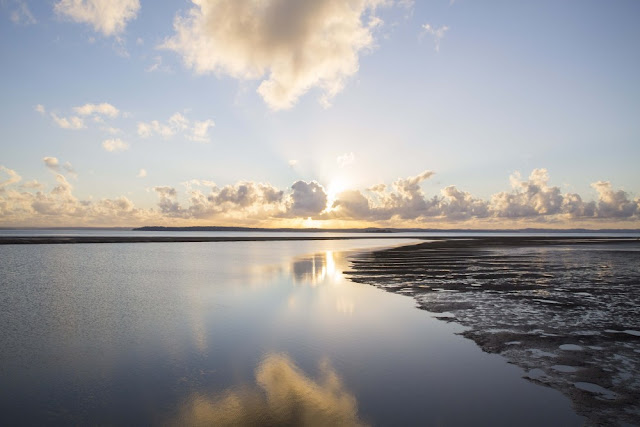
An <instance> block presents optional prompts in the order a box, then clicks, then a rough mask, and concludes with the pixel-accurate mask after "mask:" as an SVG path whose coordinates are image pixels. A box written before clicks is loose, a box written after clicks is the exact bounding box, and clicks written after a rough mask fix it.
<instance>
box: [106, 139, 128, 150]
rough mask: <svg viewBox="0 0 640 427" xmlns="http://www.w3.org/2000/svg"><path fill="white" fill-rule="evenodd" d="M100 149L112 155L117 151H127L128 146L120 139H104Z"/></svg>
mask: <svg viewBox="0 0 640 427" xmlns="http://www.w3.org/2000/svg"><path fill="white" fill-rule="evenodd" d="M102 148H104V149H105V150H106V151H108V152H110V153H113V152H117V151H125V150H128V149H129V144H127V143H126V142H124V141H123V140H121V139H120V138H113V139H105V140H104V141H102Z"/></svg>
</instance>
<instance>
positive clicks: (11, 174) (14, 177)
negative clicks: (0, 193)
mask: <svg viewBox="0 0 640 427" xmlns="http://www.w3.org/2000/svg"><path fill="white" fill-rule="evenodd" d="M0 172H2V175H6V177H5V178H4V179H2V178H0V189H2V188H3V187H6V186H8V185H11V184H15V183H16V182H20V180H21V179H22V177H20V175H18V173H17V172H16V171H14V170H13V169H9V168H7V167H4V166H2V165H0ZM2 175H0V176H2Z"/></svg>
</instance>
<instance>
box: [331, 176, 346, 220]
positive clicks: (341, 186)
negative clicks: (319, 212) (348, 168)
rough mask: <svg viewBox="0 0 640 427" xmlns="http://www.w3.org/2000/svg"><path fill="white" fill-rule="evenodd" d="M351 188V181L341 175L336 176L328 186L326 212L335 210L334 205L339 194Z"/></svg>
mask: <svg viewBox="0 0 640 427" xmlns="http://www.w3.org/2000/svg"><path fill="white" fill-rule="evenodd" d="M348 188H349V182H348V181H347V180H346V179H344V178H342V177H340V178H334V179H333V180H332V181H331V182H330V183H329V186H328V187H327V207H326V208H325V212H331V211H333V210H335V208H334V207H333V203H334V202H335V201H336V198H337V197H338V194H340V193H342V192H343V191H345V190H346V189H348Z"/></svg>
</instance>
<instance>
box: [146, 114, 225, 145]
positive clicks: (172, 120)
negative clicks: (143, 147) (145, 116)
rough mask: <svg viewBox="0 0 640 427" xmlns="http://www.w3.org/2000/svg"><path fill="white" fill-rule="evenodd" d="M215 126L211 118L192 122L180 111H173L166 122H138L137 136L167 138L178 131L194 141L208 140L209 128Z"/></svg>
mask: <svg viewBox="0 0 640 427" xmlns="http://www.w3.org/2000/svg"><path fill="white" fill-rule="evenodd" d="M214 126H215V123H214V121H213V120H202V121H198V120H194V121H193V122H192V121H191V120H189V119H188V118H187V117H185V116H184V115H183V114H182V113H175V114H173V115H172V116H171V117H169V120H167V122H166V123H160V122H159V121H158V120H152V121H150V122H138V136H140V137H141V138H149V137H151V136H154V135H158V136H161V137H163V138H165V139H169V138H171V137H173V136H174V135H176V134H178V133H182V134H183V135H184V136H185V138H187V139H189V140H191V141H196V142H209V141H210V139H209V130H210V129H211V128H213V127H214Z"/></svg>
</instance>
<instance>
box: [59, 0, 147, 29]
mask: <svg viewBox="0 0 640 427" xmlns="http://www.w3.org/2000/svg"><path fill="white" fill-rule="evenodd" d="M53 7H54V10H55V11H56V13H57V14H58V15H60V16H63V17H66V18H69V19H71V20H72V21H74V22H78V23H84V24H89V25H91V26H92V27H93V29H94V31H96V32H99V33H102V34H103V35H105V36H113V35H117V34H119V33H121V32H122V31H124V29H125V27H126V25H127V22H128V21H131V20H132V19H135V18H136V16H137V14H138V11H139V10H140V2H139V0H59V1H58V2H57V3H56V4H55V5H54V6H53Z"/></svg>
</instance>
